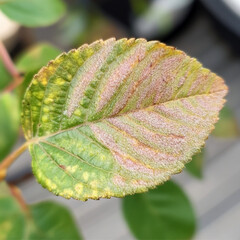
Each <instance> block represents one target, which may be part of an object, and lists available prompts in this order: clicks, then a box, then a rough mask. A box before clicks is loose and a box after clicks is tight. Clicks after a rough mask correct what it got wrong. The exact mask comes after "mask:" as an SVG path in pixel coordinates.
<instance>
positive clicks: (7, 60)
mask: <svg viewBox="0 0 240 240" xmlns="http://www.w3.org/2000/svg"><path fill="white" fill-rule="evenodd" d="M0 58H1V59H2V61H3V64H4V66H5V67H6V69H7V70H8V72H9V73H10V74H11V76H12V77H13V82H12V83H10V85H9V86H7V87H6V89H5V90H4V91H12V90H13V89H14V88H16V87H17V86H18V85H20V84H21V83H22V80H23V78H22V76H21V74H20V73H19V72H18V70H17V68H16V67H15V65H14V63H13V61H12V59H11V57H10V55H9V53H8V51H7V49H6V48H5V46H4V44H3V43H2V42H1V41H0Z"/></svg>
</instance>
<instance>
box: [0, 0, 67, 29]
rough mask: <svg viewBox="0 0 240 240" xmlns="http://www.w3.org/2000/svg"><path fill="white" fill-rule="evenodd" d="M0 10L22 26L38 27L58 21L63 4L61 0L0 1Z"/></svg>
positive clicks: (62, 10)
mask: <svg viewBox="0 0 240 240" xmlns="http://www.w3.org/2000/svg"><path fill="white" fill-rule="evenodd" d="M0 9H1V10H2V12H3V13H4V14H5V15H6V16H8V17H9V18H10V19H12V20H13V21H16V22H18V23H20V24H22V25H23V26H26V27H38V26H47V25H50V24H53V23H54V22H56V21H57V20H59V19H60V18H61V17H62V16H63V14H64V12H65V4H64V3H63V1H62V0H21V1H20V0H11V1H0Z"/></svg>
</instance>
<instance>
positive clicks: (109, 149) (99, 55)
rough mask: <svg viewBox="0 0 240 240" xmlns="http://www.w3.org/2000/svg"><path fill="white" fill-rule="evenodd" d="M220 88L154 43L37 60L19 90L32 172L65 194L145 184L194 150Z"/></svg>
mask: <svg viewBox="0 0 240 240" xmlns="http://www.w3.org/2000/svg"><path fill="white" fill-rule="evenodd" d="M226 92H227V87H226V85H225V84H224V81H223V79H221V78H220V77H218V76H216V75H215V74H213V73H211V72H210V71H209V70H207V69H204V68H202V66H201V64H200V63H198V62H197V61H196V60H195V59H192V58H190V57H188V56H187V55H186V54H185V53H183V52H181V51H178V50H176V49H174V48H173V47H168V46H166V45H164V44H162V43H159V42H157V41H152V42H147V41H146V40H144V39H137V40H135V39H129V40H127V39H121V40H118V41H116V40H115V39H109V40H107V41H102V40H100V41H96V42H94V43H93V44H91V45H83V46H82V47H81V48H79V49H74V50H72V51H70V52H69V53H67V54H66V53H64V54H62V55H61V56H59V57H58V58H57V59H55V60H54V61H51V62H50V63H49V64H48V66H47V67H43V68H42V69H41V70H40V71H39V73H38V74H37V75H35V76H34V78H33V80H32V82H31V84H30V86H29V88H28V89H27V92H26V94H25V97H24V100H23V110H22V125H23V129H24V133H25V137H26V138H27V139H28V140H31V144H30V146H29V149H30V153H31V155H32V157H33V161H32V167H33V172H34V174H35V176H36V178H37V180H38V181H39V182H40V183H41V184H42V185H43V186H44V187H46V188H47V189H49V190H50V191H52V192H53V193H55V194H57V195H61V196H63V197H66V198H71V197H73V198H76V199H81V200H86V199H88V198H92V199H98V198H100V197H106V198H109V197H111V196H116V197H123V196H125V195H127V194H133V193H137V192H144V191H147V190H148V189H149V188H152V187H154V186H156V185H158V184H160V183H162V182H164V181H166V180H168V179H169V177H170V176H171V175H172V174H175V173H178V172H180V171H181V170H182V169H183V167H184V164H185V163H187V162H188V161H190V159H191V158H192V155H194V154H195V153H196V152H198V151H199V150H200V148H201V147H202V146H203V144H204V141H205V139H206V138H207V137H208V135H209V133H210V132H211V130H212V129H213V124H214V123H215V122H216V121H217V119H218V112H219V110H220V109H221V108H222V105H223V103H224V101H225V100H223V97H224V96H225V94H226Z"/></svg>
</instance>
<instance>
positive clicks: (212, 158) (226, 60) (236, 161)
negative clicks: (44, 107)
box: [8, 12, 240, 240]
mask: <svg viewBox="0 0 240 240" xmlns="http://www.w3.org/2000/svg"><path fill="white" fill-rule="evenodd" d="M168 44H171V45H174V46H176V47H177V48H179V49H181V50H184V51H185V52H186V53H187V54H189V55H190V56H192V57H196V58H197V59H198V60H199V61H201V62H202V63H203V65H204V66H205V67H207V68H210V69H211V70H212V71H214V72H216V73H217V74H219V75H221V76H222V77H223V78H224V79H225V80H226V82H227V84H228V86H229V88H230V92H229V94H228V96H227V99H228V105H229V106H230V107H231V108H232V109H233V110H234V112H235V114H236V115H237V117H238V122H239V124H240V121H239V120H240V104H239V103H240V92H239V91H240V57H239V56H235V55H234V52H233V51H232V50H231V48H230V47H229V45H228V43H226V42H225V41H223V40H221V37H220V36H219V35H218V34H217V32H216V26H214V25H213V24H212V22H211V21H210V19H209V18H208V16H207V15H206V14H204V13H203V12H200V13H197V16H195V17H194V19H193V21H192V23H191V24H188V26H187V27H186V28H185V29H184V30H183V31H182V32H181V34H178V36H177V37H176V38H174V40H171V41H170V42H168ZM29 169H30V157H29V155H28V153H25V154H24V155H23V156H22V157H21V158H20V159H19V160H18V161H17V162H16V163H15V164H14V166H13V167H12V168H11V171H10V174H9V176H8V178H9V179H11V178H12V176H14V175H15V176H19V175H22V174H23V173H24V172H28V171H29ZM174 179H175V180H176V181H178V182H179V183H180V184H181V185H182V186H183V188H184V189H185V191H186V192H187V193H188V195H189V196H190V198H191V200H192V202H193V205H194V207H195V209H196V214H197V218H198V230H197V234H196V236H195V239H198V240H200V239H201V240H208V239H209V240H214V239H217V240H221V239H223V240H228V239H231V240H235V239H236V240H237V239H240V227H239V222H240V184H239V183H240V140H239V139H216V138H213V137H210V138H209V140H208V141H207V156H206V159H205V164H204V178H203V179H202V180H196V179H194V178H192V177H191V176H189V175H188V174H187V173H185V172H183V173H181V174H179V175H177V176H175V177H174ZM18 185H19V187H20V188H21V190H22V192H23V196H24V198H25V200H26V201H27V202H28V203H35V202H39V201H42V200H45V199H53V200H56V201H59V202H61V203H63V204H65V205H67V206H68V207H69V208H70V209H71V211H72V213H73V215H74V217H75V219H76V221H77V224H78V226H79V228H80V229H81V232H82V234H83V236H84V237H85V239H87V240H90V239H91V240H92V239H104V240H106V239H113V240H126V239H134V237H133V236H132V235H131V233H130V232H129V230H128V228H127V226H126V223H125V221H124V218H123V216H122V212H121V199H116V198H113V199H110V200H99V201H93V200H90V201H87V202H80V201H76V200H65V199H63V198H61V197H55V196H53V195H52V194H51V193H49V192H48V191H46V190H45V189H43V188H42V187H41V186H40V185H39V184H37V183H36V181H35V179H34V178H29V179H27V180H25V181H22V182H21V183H19V184H18Z"/></svg>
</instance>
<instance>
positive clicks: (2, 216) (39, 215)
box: [0, 182, 82, 240]
mask: <svg viewBox="0 0 240 240" xmlns="http://www.w3.org/2000/svg"><path fill="white" fill-rule="evenodd" d="M12 191H18V190H17V189H15V190H11V191H10V189H9V188H8V187H7V185H6V183H5V182H1V183H0V229H1V231H0V239H9V240H10V239H19V240H38V239H39V240H40V239H46V240H50V239H51V240H53V239H74V240H75V239H82V237H81V236H80V235H79V233H78V230H77V228H76V225H75V223H74V220H73V219H72V216H71V214H70V213H69V211H68V210H67V209H66V208H65V207H64V206H62V205H60V204H58V203H55V202H41V203H38V204H34V205H30V206H25V207H23V206H22V204H21V202H19V201H17V199H15V198H14V197H13V195H12V193H13V192H12Z"/></svg>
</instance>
